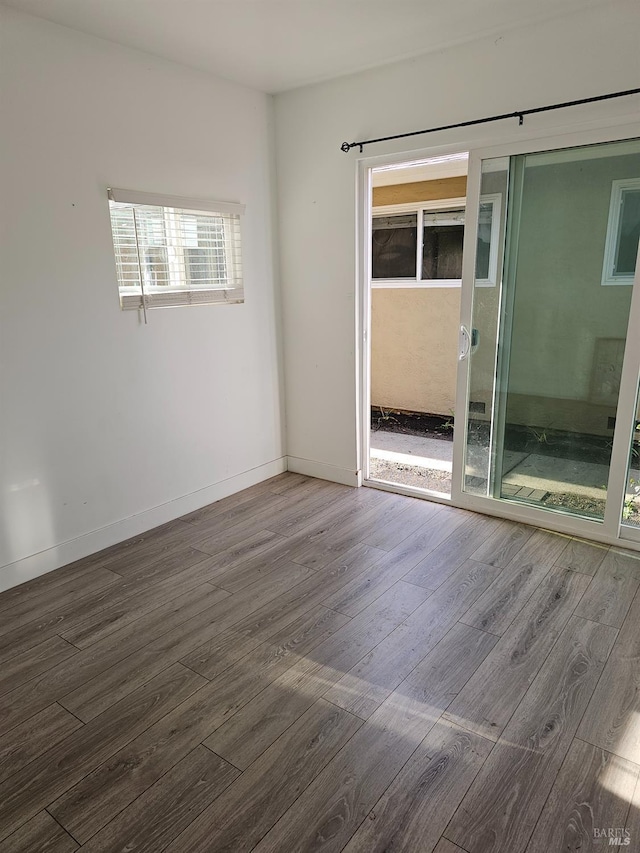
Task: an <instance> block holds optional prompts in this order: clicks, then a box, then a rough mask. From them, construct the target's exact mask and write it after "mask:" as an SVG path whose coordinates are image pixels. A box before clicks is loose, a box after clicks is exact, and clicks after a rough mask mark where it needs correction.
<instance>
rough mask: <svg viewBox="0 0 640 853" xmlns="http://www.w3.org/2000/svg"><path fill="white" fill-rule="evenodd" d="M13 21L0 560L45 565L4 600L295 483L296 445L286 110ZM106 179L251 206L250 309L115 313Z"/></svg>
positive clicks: (11, 577)
mask: <svg viewBox="0 0 640 853" xmlns="http://www.w3.org/2000/svg"><path fill="white" fill-rule="evenodd" d="M0 16H1V19H0V30H1V33H2V43H1V45H0V51H1V55H2V60H1V61H2V80H3V82H2V105H1V113H0V115H1V117H2V118H1V121H2V136H3V143H2V144H3V151H2V165H3V167H4V172H3V175H2V188H1V195H0V198H1V201H0V204H1V206H2V210H3V212H4V213H5V214H6V218H7V223H6V228H5V229H4V234H5V237H6V243H5V246H4V248H3V253H2V282H1V295H2V302H1V323H2V325H1V328H0V336H1V347H2V349H1V357H2V361H1V363H2V384H1V386H0V394H1V396H0V406H1V415H0V434H1V436H2V454H3V455H2V458H1V462H2V464H1V466H0V490H1V501H2V506H1V510H2V512H1V514H0V519H1V522H0V566H5V567H6V564H9V563H12V562H14V561H19V560H21V559H22V558H26V557H28V556H29V555H34V554H36V553H37V552H43V551H44V552H45V554H44V555H42V554H41V555H40V557H39V558H33V559H32V560H31V562H29V560H27V561H26V562H24V563H20V564H19V565H18V567H16V566H13V567H9V568H5V571H4V574H3V571H2V569H0V589H1V588H2V586H3V585H7V584H8V583H13V582H16V580H20V579H23V578H25V577H28V576H29V575H30V574H35V573H38V571H42V570H45V569H48V568H53V567H55V565H58V564H60V563H62V562H66V561H67V560H68V559H70V558H72V557H74V556H79V555H80V554H81V553H90V552H91V551H95V550H97V549H98V548H99V547H102V546H103V545H106V544H110V542H113V541H118V540H120V539H123V538H125V536H126V535H132V534H133V533H136V532H138V530H141V529H145V528H149V527H151V526H153V524H157V523H159V522H161V521H164V520H167V519H168V518H171V517H175V516H176V515H179V514H182V513H183V512H185V511H186V510H187V509H190V508H195V507H196V506H199V505H203V504H205V503H208V502H209V501H210V500H213V499H214V498H215V497H219V496H220V495H221V494H222V493H224V492H229V491H232V490H234V489H237V488H239V487H241V486H242V485H244V484H248V483H249V482H250V481H251V480H256V479H261V478H264V477H265V476H267V475H269V474H270V473H274V472H276V471H277V470H282V467H283V464H284V463H283V460H282V457H283V453H284V446H283V434H282V405H281V396H282V395H281V387H280V386H281V383H280V373H281V371H280V361H281V360H280V357H279V352H278V349H279V344H278V339H279V329H278V321H277V315H278V313H279V308H278V306H277V304H276V299H277V295H276V292H275V285H274V277H275V276H274V271H275V252H274V247H275V239H274V227H275V217H274V214H273V210H272V208H273V200H274V193H273V177H274V176H273V159H274V158H273V150H272V149H273V138H272V115H271V108H272V99H271V98H270V97H268V96H266V95H261V94H259V93H257V92H253V91H251V90H248V89H244V88H242V87H239V86H235V85H232V84H229V83H226V82H223V81H219V80H217V79H216V78H214V77H212V76H209V75H207V74H204V73H200V72H197V71H192V70H189V69H187V68H184V67H182V66H179V65H175V64H172V63H169V62H165V61H162V60H159V59H156V58H154V57H151V56H147V55H144V54H142V53H137V52H135V51H131V50H128V49H125V48H120V47H118V46H116V45H113V44H110V43H108V42H106V41H102V40H99V39H95V38H93V37H90V36H85V35H81V34H79V33H76V32H74V31H72V30H69V29H65V28H63V27H58V26H56V25H54V24H50V23H48V22H45V21H43V20H40V19H37V18H32V17H29V16H26V15H22V14H20V13H16V12H13V11H10V10H7V9H0ZM108 185H113V186H117V187H125V188H133V189H140V190H150V191H155V192H159V193H168V194H174V195H183V196H195V197H202V198H209V199H216V200H226V201H236V202H242V203H244V204H246V209H247V212H246V217H245V220H244V250H245V251H244V271H245V288H246V303H245V304H244V305H238V306H202V307H197V308H179V309H168V310H157V311H153V312H151V313H150V315H149V316H150V322H149V325H148V326H147V327H145V326H143V325H141V324H140V322H139V319H138V316H137V312H135V311H134V312H122V311H120V308H119V303H118V293H117V284H116V277H115V268H114V260H113V251H112V245H111V234H110V225H109V213H108V206H107V200H106V194H105V188H106V187H107V186H108ZM274 460H275V464H272V465H269V463H273V462H274ZM259 466H266V467H263V468H260V467H259ZM254 469H258V470H257V471H255V470H254ZM243 472H250V473H247V474H246V475H245V476H244V477H240V478H239V479H235V480H232V481H231V483H226V484H225V483H223V481H225V480H227V479H228V478H233V477H236V475H241V474H243ZM216 484H221V485H219V486H218V487H216ZM212 487H213V488H212ZM198 490H204V491H203V492H200V493H199V494H193V493H197V491H198ZM183 496H191V497H189V498H187V499H185V500H183V501H180V500H178V501H177V503H169V504H168V502H172V501H173V502H175V501H176V500H177V499H179V498H182V497H183ZM155 507H160V509H158V510H156V511H152V512H149V511H150V510H153V508H155ZM141 513H142V515H139V514H141ZM132 517H133V518H132ZM123 519H129V521H128V522H126V523H123V524H120V523H119V522H121V521H122V520H123ZM105 527H106V528H107V529H106V530H104V528H105ZM95 531H99V532H98V533H96V532H95ZM78 537H80V539H79V540H78ZM69 541H72V543H73V545H72V546H63V547H57V546H60V545H61V543H68V542H69ZM47 549H50V550H47ZM21 571H22V572H23V573H22V574H21Z"/></svg>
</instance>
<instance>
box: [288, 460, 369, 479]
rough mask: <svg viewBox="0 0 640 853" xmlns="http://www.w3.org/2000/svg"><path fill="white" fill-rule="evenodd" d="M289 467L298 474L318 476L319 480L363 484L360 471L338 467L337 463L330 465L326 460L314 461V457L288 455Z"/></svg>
mask: <svg viewBox="0 0 640 853" xmlns="http://www.w3.org/2000/svg"><path fill="white" fill-rule="evenodd" d="M287 469H288V470H289V471H294V472H295V473H296V474H306V475H307V476H308V477H317V478H318V479H319V480H330V481H331V482H333V483H342V484H343V485H344V486H360V485H362V482H361V477H360V472H359V471H350V470H349V469H348V468H338V466H337V465H329V464H327V463H326V462H314V461H313V460H312V459H300V458H299V457H298V456H287Z"/></svg>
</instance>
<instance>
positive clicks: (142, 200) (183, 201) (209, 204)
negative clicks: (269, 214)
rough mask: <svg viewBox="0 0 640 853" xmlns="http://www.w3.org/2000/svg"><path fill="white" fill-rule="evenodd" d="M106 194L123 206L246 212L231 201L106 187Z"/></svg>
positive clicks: (244, 206) (236, 213) (240, 213)
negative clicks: (138, 205)
mask: <svg viewBox="0 0 640 853" xmlns="http://www.w3.org/2000/svg"><path fill="white" fill-rule="evenodd" d="M107 194H108V196H109V198H110V199H111V201H121V202H124V203H125V204H149V205H154V206H155V207H174V208H177V209H179V210H190V211H193V212H195V213H198V212H199V211H208V212H210V213H231V214H235V215H236V216H242V214H243V213H244V212H245V210H246V205H244V204H237V203H236V202H231V201H210V200H207V199H203V198H187V197H186V196H181V195H161V194H160V193H145V192H140V191H139V190H123V189H117V188H116V187H107Z"/></svg>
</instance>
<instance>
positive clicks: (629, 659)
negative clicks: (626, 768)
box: [578, 594, 640, 764]
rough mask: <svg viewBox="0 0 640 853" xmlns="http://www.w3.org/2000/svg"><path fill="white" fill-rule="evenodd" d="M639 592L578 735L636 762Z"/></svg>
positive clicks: (639, 748)
mask: <svg viewBox="0 0 640 853" xmlns="http://www.w3.org/2000/svg"><path fill="white" fill-rule="evenodd" d="M639 625H640V595H638V594H636V597H635V599H634V601H633V604H632V606H631V609H630V610H629V612H628V614H627V618H626V619H625V621H624V624H623V626H622V629H621V630H620V634H619V636H618V640H617V642H616V644H615V646H614V647H613V651H612V653H611V657H610V658H609V660H608V661H607V665H606V667H605V670H604V672H603V674H602V678H601V679H600V682H599V683H598V686H597V688H596V690H595V692H594V694H593V697H592V698H591V701H590V703H589V707H588V708H587V711H586V714H585V715H584V719H583V720H582V723H581V725H580V729H579V730H578V737H579V738H581V739H582V740H586V741H588V742H589V743H591V744H593V745H594V746H599V747H601V748H602V749H606V750H607V751H609V752H613V753H615V754H616V755H619V756H620V757H621V758H626V759H628V760H629V761H635V762H636V763H637V764H640V725H639V724H638V721H639V720H640V630H639V629H638V626H639Z"/></svg>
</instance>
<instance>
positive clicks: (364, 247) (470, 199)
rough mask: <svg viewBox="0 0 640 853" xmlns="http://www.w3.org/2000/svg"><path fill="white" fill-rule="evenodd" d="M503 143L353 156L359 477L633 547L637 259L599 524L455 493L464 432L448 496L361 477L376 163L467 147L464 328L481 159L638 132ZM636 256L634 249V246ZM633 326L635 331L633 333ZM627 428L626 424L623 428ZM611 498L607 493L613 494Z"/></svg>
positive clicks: (461, 374)
mask: <svg viewBox="0 0 640 853" xmlns="http://www.w3.org/2000/svg"><path fill="white" fill-rule="evenodd" d="M508 136H509V141H507V142H504V143H500V144H497V145H496V144H493V145H492V144H489V145H487V144H486V141H483V140H482V139H480V140H477V139H476V140H473V141H470V142H468V143H466V144H465V143H464V142H460V141H458V142H451V143H448V144H442V145H438V146H432V147H429V148H425V149H421V150H420V151H411V152H399V153H394V154H391V155H382V156H379V157H371V158H360V159H359V161H358V166H357V173H358V193H357V201H358V204H357V208H358V216H357V237H358V253H357V258H358V264H357V267H358V270H357V273H358V289H357V294H358V311H357V320H356V341H357V344H358V354H359V359H358V376H357V386H358V389H359V401H360V405H359V406H358V412H357V420H358V424H357V440H358V454H359V455H358V461H359V468H360V477H359V482H360V483H363V484H365V485H368V486H373V487H375V488H381V489H386V490H390V491H396V492H400V493H403V494H408V495H413V496H417V497H422V498H426V499H428V500H433V501H438V502H441V503H451V504H453V505H455V506H458V507H461V508H463V509H468V510H472V511H475V512H481V513H485V514H487V515H495V516H499V517H502V518H507V519H512V520H514V521H520V522H524V523H527V524H532V525H534V526H537V527H543V528H546V529H549V530H554V531H557V532H559V533H564V534H568V535H572V536H580V537H585V538H587V539H592V540H595V541H599V542H604V543H606V544H614V545H615V544H617V545H621V546H625V547H627V548H631V549H634V550H639V551H640V531H636V530H634V529H633V528H631V527H626V526H625V525H622V524H621V517H622V506H623V501H624V486H625V481H626V472H627V463H628V453H629V448H630V442H631V436H632V434H633V425H634V416H635V407H636V394H637V389H638V380H639V379H640V333H639V330H640V263H638V264H637V265H636V276H635V280H634V286H633V294H632V301H631V309H630V313H629V325H628V335H627V344H626V347H625V357H624V363H623V371H622V379H621V390H620V398H619V401H618V412H617V421H618V423H619V424H620V425H621V428H618V429H616V431H615V434H614V443H613V449H612V455H611V464H610V478H609V484H608V490H607V495H608V496H609V495H611V497H608V500H607V510H606V513H605V518H604V521H602V522H597V521H591V520H588V519H584V518H579V517H578V516H570V515H566V514H564V513H561V512H554V511H552V510H543V509H539V508H536V507H530V506H526V505H524V504H517V503H515V502H514V503H509V502H508V501H503V500H500V501H498V500H495V499H493V498H488V497H479V496H476V495H470V494H467V493H466V492H463V491H462V477H463V471H464V455H465V439H466V429H460V428H458V429H457V430H454V442H453V444H454V447H453V476H452V491H451V498H450V499H449V498H446V497H444V496H441V495H436V494H433V493H428V492H425V491H423V490H421V489H413V488H411V487H402V486H396V485H392V484H385V483H380V482H378V481H374V480H370V479H369V452H370V446H369V437H370V412H371V375H370V364H371V362H370V356H371V352H370V347H371V333H370V330H371V279H370V272H371V270H370V265H371V261H370V259H371V213H372V204H371V185H372V177H371V176H372V170H373V169H374V168H376V167H379V166H384V165H391V164H394V163H402V162H407V161H408V160H424V159H428V158H430V157H437V156H442V155H446V154H455V153H459V152H461V151H468V152H469V170H468V176H467V205H466V215H465V243H464V253H463V269H462V293H461V310H460V323H461V325H463V326H465V327H466V328H467V329H470V328H471V317H472V303H473V278H474V270H475V238H476V233H477V224H478V223H477V220H478V202H479V196H480V178H481V173H480V169H481V161H482V160H484V159H490V158H494V157H507V156H511V155H516V154H528V153H533V152H536V151H545V150H554V149H561V148H574V147H579V146H583V145H591V144H597V143H601V142H615V141H621V140H625V139H633V138H637V137H640V122H639V121H638V120H637V118H636V117H633V118H632V119H630V120H629V121H626V122H623V123H621V122H620V121H618V122H617V123H614V122H612V121H611V120H609V121H604V122H591V123H588V124H583V125H581V126H580V127H579V129H576V128H575V127H574V128H573V129H571V128H567V129H563V132H561V133H558V132H556V133H549V131H546V132H545V131H544V130H543V131H540V130H539V131H538V132H537V133H534V134H531V135H529V136H527V138H522V135H521V134H520V136H519V138H516V137H515V135H514V134H513V133H511V134H508ZM639 257H640V249H639ZM634 330H635V335H634ZM468 366H469V361H468V359H467V360H465V361H460V362H459V364H458V374H457V388H456V415H457V416H458V420H459V421H460V420H464V414H462V415H460V414H459V413H465V412H466V408H467V393H468V392H467V382H468ZM627 427H629V428H628V429H627ZM614 495H615V498H614Z"/></svg>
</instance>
